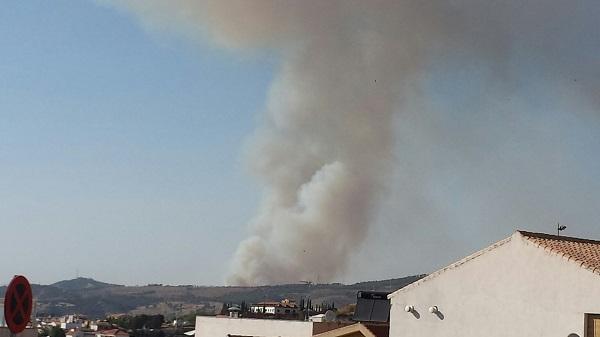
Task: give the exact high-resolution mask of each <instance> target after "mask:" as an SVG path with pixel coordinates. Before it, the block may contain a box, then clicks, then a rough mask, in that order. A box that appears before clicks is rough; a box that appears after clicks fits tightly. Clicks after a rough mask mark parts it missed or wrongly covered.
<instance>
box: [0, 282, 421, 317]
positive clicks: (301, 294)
mask: <svg viewBox="0 0 600 337" xmlns="http://www.w3.org/2000/svg"><path fill="white" fill-rule="evenodd" d="M423 276H424V275H415V276H408V277H403V278H396V279H390V280H383V281H370V282H361V283H355V284H350V285H345V284H341V283H329V284H285V285H273V286H260V287H230V286H218V287H217V286H193V285H180V286H171V285H161V284H151V285H146V286H123V285H116V284H110V283H104V282H99V281H96V280H93V279H89V278H76V279H73V280H66V281H61V282H57V283H54V284H51V285H37V284H34V285H33V286H32V288H33V293H34V297H35V299H36V302H37V307H36V309H37V313H38V315H53V316H54V315H65V314H74V313H78V314H84V315H87V316H89V317H91V318H102V317H106V316H109V315H115V314H122V313H127V314H133V315H142V314H147V315H158V314H160V315H164V316H165V317H167V318H169V319H170V318H173V317H183V316H193V315H213V314H215V313H217V312H218V311H220V310H221V307H222V304H223V303H241V302H242V301H244V302H245V303H254V302H260V301H264V300H281V299H284V298H289V299H295V300H297V301H300V300H301V299H302V298H305V299H306V298H310V299H311V301H312V303H335V305H336V306H338V307H341V306H344V305H347V304H351V303H354V302H356V292H357V291H359V290H373V291H387V292H392V291H394V290H397V289H400V288H402V287H404V286H406V285H408V284H410V283H412V282H415V281H417V280H419V279H420V278H422V277H423ZM4 290H5V289H4V287H0V291H2V292H4Z"/></svg>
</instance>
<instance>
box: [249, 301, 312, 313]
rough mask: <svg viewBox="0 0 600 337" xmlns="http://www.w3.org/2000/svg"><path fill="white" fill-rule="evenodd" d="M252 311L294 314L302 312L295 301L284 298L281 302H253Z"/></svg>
mask: <svg viewBox="0 0 600 337" xmlns="http://www.w3.org/2000/svg"><path fill="white" fill-rule="evenodd" d="M250 312H251V313H254V314H267V315H277V316H286V315H287V316H294V315H297V314H298V313H299V312H300V308H299V307H298V305H297V304H296V303H295V302H292V301H290V300H288V299H284V300H283V301H281V302H259V303H256V304H252V305H251V306H250Z"/></svg>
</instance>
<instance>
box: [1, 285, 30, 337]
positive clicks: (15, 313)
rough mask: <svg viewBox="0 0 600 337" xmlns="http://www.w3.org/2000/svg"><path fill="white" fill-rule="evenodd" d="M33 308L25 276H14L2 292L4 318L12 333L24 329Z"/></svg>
mask: <svg viewBox="0 0 600 337" xmlns="http://www.w3.org/2000/svg"><path fill="white" fill-rule="evenodd" d="M32 309H33V296H32V293H31V285H30V284H29V281H27V279H26V278H25V276H21V275H17V276H15V277H14V278H13V279H12V281H10V284H9V285H8V287H7V288H6V293H5V294H4V320H5V321H6V325H7V326H8V329H9V330H10V332H11V333H12V334H18V333H20V332H23V330H25V327H26V326H27V323H29V319H30V317H31V310H32Z"/></svg>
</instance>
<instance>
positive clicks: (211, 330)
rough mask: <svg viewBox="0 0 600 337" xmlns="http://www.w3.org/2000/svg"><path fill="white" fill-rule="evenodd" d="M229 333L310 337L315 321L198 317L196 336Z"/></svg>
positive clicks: (278, 336)
mask: <svg viewBox="0 0 600 337" xmlns="http://www.w3.org/2000/svg"><path fill="white" fill-rule="evenodd" d="M228 334H232V335H243V336H261V337H310V336H312V335H313V323H312V322H302V321H285V320H274V319H249V318H221V317H202V316H198V317H196V336H195V337H227V335H228ZM0 337H2V336H0Z"/></svg>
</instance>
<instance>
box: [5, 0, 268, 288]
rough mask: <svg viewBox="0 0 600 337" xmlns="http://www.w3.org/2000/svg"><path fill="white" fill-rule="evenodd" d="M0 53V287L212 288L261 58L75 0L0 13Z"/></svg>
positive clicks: (239, 231)
mask: <svg viewBox="0 0 600 337" xmlns="http://www.w3.org/2000/svg"><path fill="white" fill-rule="evenodd" d="M0 45H1V46H2V53H0V117H1V122H0V139H1V141H0V190H2V192H1V196H0V213H2V215H1V216H0V227H1V228H2V234H1V237H2V242H3V244H2V245H0V253H1V254H2V255H3V256H12V258H9V259H4V261H5V262H4V264H3V268H2V269H3V271H2V273H1V275H0V278H1V279H5V280H8V279H9V277H10V276H11V275H13V274H15V273H24V274H26V275H31V276H30V277H31V278H32V279H33V281H35V282H42V283H47V282H52V281H56V280H60V279H63V278H66V277H72V276H74V275H75V274H76V270H77V269H78V270H79V272H80V274H81V275H88V276H94V277H97V278H100V279H104V280H108V281H111V282H125V283H136V282H140V283H143V282H164V283H169V282H173V283H198V282H201V283H220V282H221V281H222V277H223V274H224V273H225V268H226V266H225V263H224V262H226V261H223V259H227V258H229V256H230V255H231V253H230V252H231V251H232V250H234V248H235V246H236V244H237V242H238V241H239V240H240V239H241V238H242V237H243V236H244V234H245V227H244V225H245V223H246V222H247V220H248V218H250V216H251V214H252V212H253V210H254V208H255V206H256V200H257V197H258V194H259V193H258V189H257V187H256V186H255V185H254V183H253V181H252V180H251V179H250V178H249V177H248V176H247V174H246V173H245V169H244V165H243V164H242V162H241V149H242V146H243V143H244V140H245V138H246V137H247V136H248V135H249V134H250V133H251V132H252V130H253V128H254V125H255V119H256V112H257V111H260V110H261V109H262V105H263V104H264V103H263V102H264V96H265V93H266V90H267V89H268V83H269V81H270V80H271V77H272V72H273V67H274V65H273V62H272V60H271V59H269V58H266V57H262V58H260V59H259V58H256V57H255V58H250V57H245V58H240V57H239V56H236V55H232V54H227V53H224V52H221V51H218V50H215V49H210V48H202V46H198V45H195V44H191V43H188V41H185V40H182V39H178V38H177V37H160V36H158V37H157V36H153V35H150V34H147V33H146V32H144V31H143V30H142V29H141V28H140V26H139V25H137V24H136V22H135V21H134V20H132V19H131V18H129V17H127V16H125V15H123V14H122V13H120V12H118V11H115V10H113V9H110V8H105V7H101V6H98V5H96V4H95V3H94V2H91V1H75V2H73V1H56V2H48V1H31V2H29V1H26V2H25V1H23V2H13V3H11V4H10V5H9V4H5V6H3V9H2V11H0ZM265 59H266V60H265ZM232 209H235V212H231V211H230V210H232ZM198 265H201V266H202V268H192V267H193V266H198ZM154 267H156V268H154ZM158 270H160V272H158ZM1 279H0V282H1Z"/></svg>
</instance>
